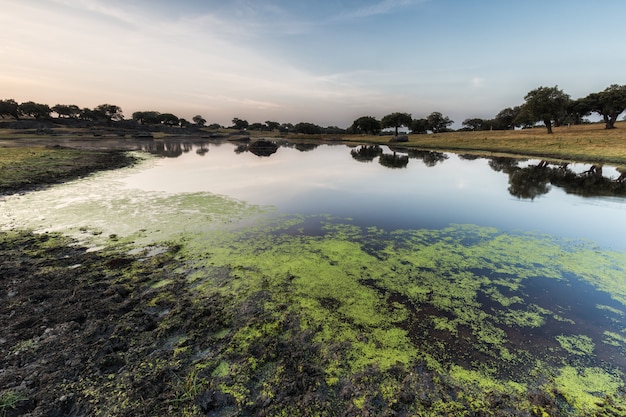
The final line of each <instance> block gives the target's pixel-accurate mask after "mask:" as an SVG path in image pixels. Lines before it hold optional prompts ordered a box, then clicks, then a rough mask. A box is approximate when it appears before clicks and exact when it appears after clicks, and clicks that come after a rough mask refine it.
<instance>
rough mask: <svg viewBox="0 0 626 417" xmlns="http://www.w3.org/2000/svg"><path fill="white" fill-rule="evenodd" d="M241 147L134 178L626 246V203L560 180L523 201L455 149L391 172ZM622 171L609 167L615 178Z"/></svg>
mask: <svg viewBox="0 0 626 417" xmlns="http://www.w3.org/2000/svg"><path fill="white" fill-rule="evenodd" d="M234 149H235V147H234V146H233V145H232V144H229V143H226V144H222V145H219V146H215V145H211V146H210V150H209V152H207V153H206V154H205V155H204V156H199V155H198V154H196V153H195V152H187V153H184V154H182V155H181V156H180V157H178V158H166V159H162V160H160V161H159V162H158V163H156V164H155V165H153V166H150V167H149V168H146V169H143V170H140V171H138V172H136V173H134V174H132V175H130V176H129V177H128V178H126V179H125V184H126V186H127V187H132V188H139V189H143V190H147V191H165V192H196V191H209V192H212V193H216V194H224V195H228V196H231V197H234V198H236V199H241V200H245V201H247V202H250V203H253V204H261V205H273V206H276V207H277V208H278V210H279V211H283V212H300V213H304V214H319V213H324V214H331V215H336V216H340V217H350V218H353V219H354V220H355V221H357V222H363V223H364V224H369V225H378V226H381V227H387V228H420V227H441V226H446V225H448V224H450V223H471V224H478V225H481V226H493V227H497V228H500V229H503V230H524V231H525V230H528V231H533V232H545V233H550V234H555V235H558V236H563V237H568V238H575V239H579V238H582V239H592V240H594V241H597V242H598V243H600V244H602V245H608V246H610V247H614V248H619V249H625V248H626V242H623V241H624V239H623V236H624V235H626V222H625V221H624V215H626V201H625V200H623V199H621V198H617V197H615V198H606V197H603V198H598V197H594V198H583V197H580V196H575V195H571V194H567V193H565V192H564V191H563V190H561V189H559V188H557V187H554V186H552V187H551V191H550V192H549V193H548V194H544V195H540V196H539V197H537V198H535V199H534V200H525V199H518V198H516V197H514V196H512V195H511V194H510V193H509V192H508V188H509V182H508V176H507V175H506V174H504V173H502V172H495V171H493V170H492V169H491V168H490V167H489V166H488V164H487V160H486V159H478V160H464V159H461V158H459V157H458V156H456V155H453V154H450V155H448V156H449V158H448V159H447V160H445V161H443V162H441V163H438V164H437V165H436V166H434V167H427V166H426V165H425V164H424V163H423V162H422V161H421V160H419V159H411V160H410V162H409V164H408V166H407V167H406V168H402V169H389V168H386V167H383V166H382V165H380V164H379V163H378V162H377V160H374V161H373V162H367V163H365V162H358V161H356V160H354V159H353V158H352V157H351V155H350V148H347V147H344V146H327V145H324V146H320V147H318V148H316V149H315V150H313V151H309V152H300V151H298V150H296V149H293V148H284V147H281V148H279V149H278V151H277V152H276V153H275V154H273V155H272V156H271V157H258V156H255V155H254V154H252V153H249V152H246V153H243V154H236V153H235V152H234ZM385 152H386V153H387V152H389V151H388V149H386V148H385ZM526 165H528V163H527V162H525V163H522V164H521V165H520V166H526ZM573 168H574V170H575V171H580V170H582V169H583V168H584V165H581V166H579V165H576V166H574V167H573ZM613 171H614V169H609V168H605V175H608V176H612V173H613Z"/></svg>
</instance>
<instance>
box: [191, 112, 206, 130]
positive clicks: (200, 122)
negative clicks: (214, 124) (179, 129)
mask: <svg viewBox="0 0 626 417" xmlns="http://www.w3.org/2000/svg"><path fill="white" fill-rule="evenodd" d="M191 120H193V122H194V123H195V124H196V125H198V126H200V127H204V125H205V124H206V119H205V118H204V117H202V116H200V115H199V114H196V115H195V116H193V119H191Z"/></svg>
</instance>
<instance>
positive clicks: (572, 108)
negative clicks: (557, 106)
mask: <svg viewBox="0 0 626 417" xmlns="http://www.w3.org/2000/svg"><path fill="white" fill-rule="evenodd" d="M592 107H593V106H592V102H591V100H590V99H589V98H588V97H583V98H579V99H576V100H570V102H569V104H568V105H567V114H568V116H569V118H570V119H571V121H572V123H574V124H575V125H577V124H580V123H583V118H584V117H585V116H588V115H589V114H591V113H592V112H593V110H592Z"/></svg>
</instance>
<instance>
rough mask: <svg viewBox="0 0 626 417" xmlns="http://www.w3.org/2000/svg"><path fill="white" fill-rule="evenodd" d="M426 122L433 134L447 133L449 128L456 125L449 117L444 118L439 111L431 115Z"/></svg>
mask: <svg viewBox="0 0 626 417" xmlns="http://www.w3.org/2000/svg"><path fill="white" fill-rule="evenodd" d="M426 121H427V123H428V130H430V131H431V132H433V133H441V132H446V131H447V130H448V126H450V125H451V124H453V123H454V121H453V120H450V118H449V117H448V116H444V115H443V114H441V113H440V112H438V111H436V112H433V113H431V114H430V115H429V116H428V118H427V119H426Z"/></svg>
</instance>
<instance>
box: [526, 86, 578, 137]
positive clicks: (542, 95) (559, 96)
mask: <svg viewBox="0 0 626 417" xmlns="http://www.w3.org/2000/svg"><path fill="white" fill-rule="evenodd" d="M524 100H526V102H525V103H524V105H523V112H524V115H525V116H527V117H528V118H529V120H531V121H534V122H538V121H541V122H543V123H544V125H545V126H546V128H547V130H548V134H552V123H553V122H554V121H558V120H560V118H561V117H562V116H563V114H565V113H566V109H567V105H568V104H569V101H570V98H569V95H567V94H565V93H564V92H563V91H562V90H560V89H559V88H558V86H554V87H539V88H536V89H534V90H532V91H529V92H528V94H526V96H525V97H524Z"/></svg>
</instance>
